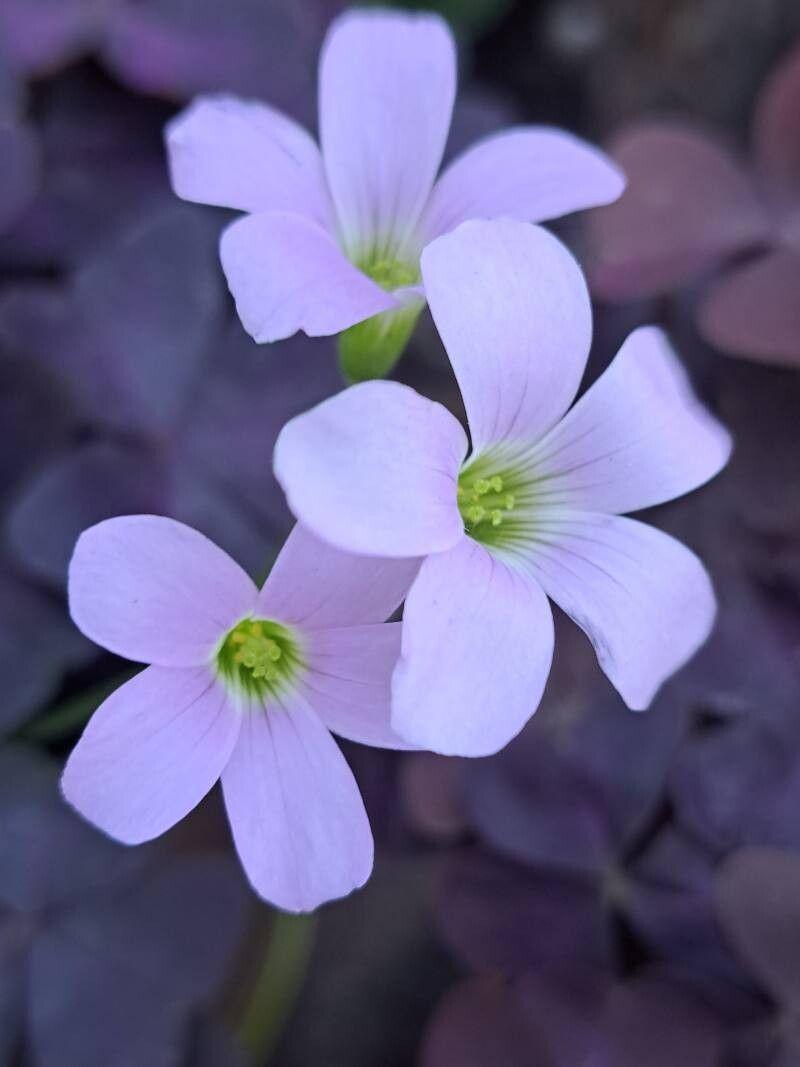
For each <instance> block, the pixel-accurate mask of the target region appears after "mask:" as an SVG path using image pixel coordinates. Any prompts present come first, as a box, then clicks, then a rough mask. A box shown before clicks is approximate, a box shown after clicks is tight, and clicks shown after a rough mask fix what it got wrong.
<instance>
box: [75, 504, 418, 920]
mask: <svg viewBox="0 0 800 1067" xmlns="http://www.w3.org/2000/svg"><path fill="white" fill-rule="evenodd" d="M416 567H417V564H416V563H413V562H410V561H403V562H401V563H399V564H398V563H390V562H387V561H381V560H375V559H367V560H365V559H358V558H355V557H353V556H349V555H346V554H344V553H341V552H338V551H336V550H335V549H331V548H330V547H328V546H327V545H325V544H321V543H320V542H318V541H317V540H316V538H314V537H313V536H312V535H310V534H309V533H307V532H306V531H305V530H303V529H302V527H299V526H296V527H295V528H294V530H293V531H292V533H291V535H290V536H289V539H288V540H287V542H286V544H285V545H284V547H283V550H282V551H281V553H280V555H279V556H278V559H277V561H276V563H275V566H274V567H273V569H272V572H271V574H270V575H269V577H268V578H267V581H266V583H265V584H264V587H263V588H262V589H261V590H260V591H259V590H258V589H256V587H255V585H254V584H253V583H252V581H251V580H250V579H249V578H248V576H247V575H246V574H245V572H244V571H243V570H242V569H241V568H240V567H239V566H238V565H237V564H236V563H234V561H233V560H232V559H231V558H230V557H229V556H227V555H226V554H225V553H224V552H223V551H222V550H221V549H219V548H217V547H216V545H214V544H213V543H212V542H211V541H209V540H207V539H206V538H205V537H203V535H202V534H200V533H198V532H197V531H196V530H192V529H191V528H190V527H188V526H184V525H183V524H182V523H179V522H175V521H173V520H172V519H165V518H159V517H156V516H152V515H133V516H127V517H125V518H118V519H109V520H107V521H106V522H101V523H99V524H98V525H97V526H93V527H91V528H90V529H89V530H87V531H85V532H84V533H83V534H82V535H81V537H80V539H79V540H78V544H77V546H76V548H75V554H74V556H73V558H72V563H71V565H70V573H69V600H70V610H71V612H72V617H73V619H74V620H75V622H76V624H77V625H78V627H79V628H80V629H81V630H82V631H83V633H84V634H86V635H87V636H88V637H90V638H91V639H92V640H94V641H96V642H97V643H98V644H100V645H103V646H104V647H105V648H108V649H110V650H111V651H112V652H116V653H117V654H119V655H122V656H126V657H128V658H129V659H133V660H137V661H140V662H147V663H151V664H152V666H150V667H148V668H147V669H146V670H144V671H142V672H141V673H140V674H138V675H136V676H135V677H134V678H133V679H132V680H131V681H129V682H127V683H126V684H125V685H123V686H122V687H121V688H120V689H118V690H117V691H116V692H115V693H114V694H113V695H112V696H111V697H109V698H108V700H106V701H105V703H104V704H103V705H102V706H101V707H100V708H99V709H98V710H97V711H96V712H95V714H94V717H93V718H92V720H91V721H90V723H89V725H88V726H87V727H86V730H85V731H84V734H83V737H82V738H81V740H80V741H79V742H78V745H77V746H76V748H75V750H74V751H73V753H72V755H71V756H70V758H69V760H68V762H67V766H66V769H65V771H64V777H63V781H62V788H63V791H64V795H65V796H66V798H67V800H68V801H69V802H70V803H71V804H72V805H74V807H75V808H77V810H78V811H79V812H80V813H81V814H82V815H84V816H85V817H86V818H87V819H89V820H90V821H91V822H93V823H94V824H95V825H96V826H98V827H99V828H100V829H101V830H104V831H105V832H106V833H107V834H109V835H110V836H111V837H114V838H116V839H117V840H118V841H122V842H124V843H126V844H138V843H140V842H142V841H148V840H150V839H151V838H154V837H158V835H159V834H162V833H163V832H164V831H165V830H168V829H169V828H170V827H171V826H174V825H175V823H177V822H178V821H179V820H180V819H182V818H183V817H184V816H185V815H187V814H188V813H189V812H190V811H191V810H192V808H194V807H195V805H196V804H198V803H199V802H200V801H201V800H202V798H203V797H204V796H205V795H206V793H207V792H208V791H209V790H210V789H211V788H212V786H213V785H214V784H215V782H216V781H217V779H220V778H221V780H222V791H223V795H224V798H225V806H226V808H227V811H228V818H229V820H230V823H231V829H232V831H233V837H234V840H235V842H236V848H237V850H238V852H239V856H240V857H241V861H242V863H243V865H244V868H245V871H246V872H247V876H248V878H249V879H250V882H251V883H252V885H253V888H254V889H255V890H256V892H257V893H259V894H260V895H261V896H262V897H264V898H265V899H267V900H270V901H272V902H273V903H274V904H277V905H278V906H279V907H281V908H285V909H287V910H289V911H306V910H309V909H311V908H314V907H316V906H317V905H318V904H321V903H322V902H323V901H325V900H329V899H331V898H334V897H339V896H342V895H343V894H345V893H349V892H350V891H351V890H352V889H354V888H356V887H358V886H361V885H363V884H364V882H365V881H366V880H367V878H368V877H369V874H370V870H371V868H372V835H371V833H370V828H369V822H368V820H367V815H366V812H365V811H364V806H363V803H362V800H361V796H360V794H359V791H358V787H357V785H356V783H355V780H354V779H353V776H352V774H351V773H350V770H349V768H348V766H347V764H346V762H345V760H344V757H343V756H342V754H341V752H340V751H339V749H338V747H337V746H336V744H335V743H334V741H333V739H332V738H331V736H330V734H329V732H328V731H329V730H333V731H335V732H336V733H337V734H339V735H341V736H342V737H347V738H351V739H353V740H356V741H361V742H364V743H366V744H370V745H379V746H385V747H389V748H403V747H407V746H406V745H404V743H403V742H402V741H401V740H399V738H397V737H396V735H395V734H394V732H393V731H392V729H391V727H390V725H389V679H390V675H391V671H392V667H393V666H394V663H395V660H396V658H397V654H398V650H399V643H400V633H399V630H400V627H399V625H397V624H390V625H377V624H379V623H382V620H383V619H385V618H386V617H387V616H388V615H390V614H391V612H392V611H393V610H394V609H395V608H396V607H397V605H398V604H399V603H400V601H401V600H402V598H403V595H404V593H405V591H406V589H407V588H408V585H409V583H410V581H411V579H412V577H413V575H414V573H415V572H416Z"/></svg>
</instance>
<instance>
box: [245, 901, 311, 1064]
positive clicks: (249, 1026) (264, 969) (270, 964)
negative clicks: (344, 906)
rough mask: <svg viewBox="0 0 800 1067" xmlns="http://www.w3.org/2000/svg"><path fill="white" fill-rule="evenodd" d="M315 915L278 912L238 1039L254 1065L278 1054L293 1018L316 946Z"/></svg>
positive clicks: (275, 915)
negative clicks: (277, 1051) (281, 1040)
mask: <svg viewBox="0 0 800 1067" xmlns="http://www.w3.org/2000/svg"><path fill="white" fill-rule="evenodd" d="M316 925H317V918H316V916H315V915H289V914H287V913H286V912H278V911H276V912H275V914H274V918H273V921H272V927H271V931H270V935H269V940H268V942H267V948H266V952H265V953H264V959H263V961H262V964H261V968H260V970H259V973H258V975H257V977H256V980H255V983H254V985H253V990H252V992H251V994H250V999H249V1001H248V1004H247V1006H246V1007H245V1010H244V1012H243V1014H242V1018H241V1021H240V1023H239V1037H240V1039H241V1042H242V1044H243V1045H244V1046H245V1048H246V1049H247V1051H248V1052H249V1054H250V1057H251V1059H252V1061H253V1063H255V1064H259V1065H262V1064H265V1063H266V1062H267V1061H268V1060H269V1058H270V1056H271V1055H272V1053H273V1052H274V1051H275V1049H276V1047H277V1045H278V1042H279V1041H280V1039H281V1037H282V1035H283V1032H284V1030H285V1028H286V1025H287V1023H288V1022H289V1019H290V1017H291V1015H292V1011H293V1010H294V1007H295V1004H296V1003H297V998H298V996H299V994H300V990H301V989H302V987H303V982H304V980H305V976H306V972H307V970H308V964H309V960H310V959H311V952H312V949H313V946H314V935H315V932H316Z"/></svg>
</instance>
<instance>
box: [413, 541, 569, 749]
mask: <svg viewBox="0 0 800 1067" xmlns="http://www.w3.org/2000/svg"><path fill="white" fill-rule="evenodd" d="M552 655H553V616H552V614H551V612H550V607H549V605H548V603H547V598H546V597H545V595H544V593H543V591H542V589H541V587H540V586H539V585H538V584H537V582H535V581H531V580H530V579H529V578H528V577H527V576H525V575H523V574H521V573H519V572H517V571H515V570H512V569H511V568H509V567H507V566H506V565H505V564H504V563H503V562H502V561H501V560H498V559H495V558H494V557H492V556H490V555H489V553H488V552H487V551H486V550H485V549H484V548H482V547H481V546H480V545H478V544H476V543H475V542H474V541H472V540H469V539H468V538H465V539H464V540H463V541H462V542H461V544H459V545H458V546H457V547H456V548H454V549H452V550H451V551H449V552H443V553H439V554H438V555H434V556H429V557H428V559H426V560H425V562H424V563H423V564H422V568H421V569H420V573H419V577H418V578H417V580H416V582H415V583H414V586H413V588H412V589H411V592H410V593H409V595H408V598H407V600H406V606H405V610H404V613H403V640H402V654H401V657H400V661H399V663H398V665H397V669H396V670H395V675H394V680H393V690H392V696H393V714H392V726H393V727H394V728H395V730H396V731H397V732H398V733H399V734H400V735H401V737H404V738H406V739H407V740H408V741H411V742H413V743H414V744H416V745H419V746H420V747H421V748H428V749H430V750H431V751H433V752H441V753H443V754H444V755H450V756H488V755H490V754H491V753H493V752H497V751H498V750H499V749H501V748H502V747H503V746H504V745H506V744H507V743H508V742H509V741H510V740H511V738H512V737H515V736H516V734H518V733H519V731H520V730H521V729H522V727H523V726H524V725H525V723H526V722H527V721H528V719H529V718H530V717H531V715H533V713H534V711H535V710H536V708H537V706H538V704H539V701H540V699H541V696H542V692H543V690H544V685H545V682H546V681H547V675H548V673H549V671H550V662H551V659H552Z"/></svg>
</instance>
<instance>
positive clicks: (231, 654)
mask: <svg viewBox="0 0 800 1067" xmlns="http://www.w3.org/2000/svg"><path fill="white" fill-rule="evenodd" d="M216 665H217V672H218V674H219V675H220V677H221V678H222V679H223V681H224V682H225V683H226V684H227V685H228V686H230V687H231V688H233V689H235V690H237V691H238V692H239V693H241V694H244V695H246V696H249V697H253V698H255V699H257V700H259V701H263V700H264V699H266V698H267V697H276V696H279V695H280V694H281V693H285V692H286V691H287V690H288V689H289V688H291V686H292V684H293V683H294V682H295V681H296V679H297V675H298V673H299V671H300V670H301V668H302V667H303V657H302V655H301V652H300V647H299V645H298V642H297V638H296V636H295V635H294V633H293V632H292V631H291V630H289V629H288V628H287V627H285V626H281V624H280V623H278V622H273V621H272V620H271V619H244V620H243V621H242V622H240V623H238V625H236V626H234V628H233V629H232V630H231V631H230V632H229V633H228V634H227V635H226V636H225V639H224V640H223V642H222V645H221V646H220V649H219V652H218V653H217V656H216Z"/></svg>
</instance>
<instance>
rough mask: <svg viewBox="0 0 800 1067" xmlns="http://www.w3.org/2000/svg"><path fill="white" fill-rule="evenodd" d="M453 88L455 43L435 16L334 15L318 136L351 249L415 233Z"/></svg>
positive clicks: (373, 247)
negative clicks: (335, 17)
mask: <svg viewBox="0 0 800 1067" xmlns="http://www.w3.org/2000/svg"><path fill="white" fill-rule="evenodd" d="M455 87H456V57H455V46H454V43H453V39H452V36H451V34H450V32H449V30H448V29H447V26H446V24H445V23H444V22H443V21H442V19H440V18H438V17H437V16H434V15H407V14H400V13H397V12H394V13H391V14H390V13H389V12H386V11H379V12H365V11H357V12H350V13H347V14H345V15H343V16H342V17H341V18H339V19H338V20H337V21H335V22H334V23H333V25H332V27H331V29H330V30H329V32H328V36H327V38H326V41H325V44H324V46H323V49H322V55H321V59H320V99H319V107H320V139H321V142H322V154H323V158H324V161H325V170H326V173H327V176H328V184H329V187H330V190H331V195H332V197H333V202H334V205H335V207H336V213H337V215H338V221H339V227H340V231H341V235H342V238H343V240H344V243H345V246H346V247H347V249H348V251H349V252H350V253H351V254H354V255H356V256H359V255H362V254H365V253H366V254H370V253H372V252H373V251H376V252H378V253H380V252H383V251H390V252H395V253H396V252H397V251H399V250H402V249H403V248H404V246H406V245H407V244H408V243H409V242H410V241H413V238H414V235H415V230H416V227H417V224H418V222H419V219H420V216H421V214H422V211H423V210H424V208H425V204H426V202H427V200H428V197H429V195H430V191H431V188H432V187H433V182H434V179H435V177H436V172H437V170H438V169H439V165H440V163H441V160H442V154H443V152H444V146H445V141H446V140H447V132H448V129H449V127H450V118H451V114H452V109H453V100H454V97H455Z"/></svg>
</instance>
